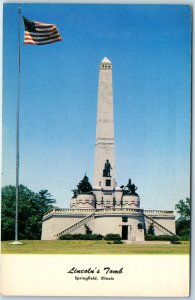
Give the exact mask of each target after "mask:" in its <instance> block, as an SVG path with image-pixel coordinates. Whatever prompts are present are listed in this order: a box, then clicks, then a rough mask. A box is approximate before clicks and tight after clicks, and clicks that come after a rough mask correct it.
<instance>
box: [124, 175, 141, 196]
mask: <svg viewBox="0 0 195 300" xmlns="http://www.w3.org/2000/svg"><path fill="white" fill-rule="evenodd" d="M126 187H127V188H128V193H129V194H130V195H136V196H138V194H137V193H136V192H135V191H136V190H137V187H136V186H135V184H134V183H133V184H131V179H129V181H128V183H127V185H126Z"/></svg>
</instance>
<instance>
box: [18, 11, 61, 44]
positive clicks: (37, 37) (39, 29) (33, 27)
mask: <svg viewBox="0 0 195 300" xmlns="http://www.w3.org/2000/svg"><path fill="white" fill-rule="evenodd" d="M23 21H24V29H25V33H24V44H32V45H45V44H51V43H55V42H59V41H61V40H62V38H61V36H60V34H59V32H58V31H57V27H56V26H55V25H54V24H45V23H41V22H36V21H31V20H28V19H26V18H25V17H23Z"/></svg>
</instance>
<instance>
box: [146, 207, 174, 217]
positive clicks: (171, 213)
mask: <svg viewBox="0 0 195 300" xmlns="http://www.w3.org/2000/svg"><path fill="white" fill-rule="evenodd" d="M143 212H144V214H146V215H149V216H150V215H152V216H155V215H161V216H162V215H163V216H165V215H166V216H174V211H172V210H153V209H144V210H143Z"/></svg>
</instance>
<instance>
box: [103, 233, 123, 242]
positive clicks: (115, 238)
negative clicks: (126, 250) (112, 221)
mask: <svg viewBox="0 0 195 300" xmlns="http://www.w3.org/2000/svg"><path fill="white" fill-rule="evenodd" d="M104 239H105V240H106V241H120V240H121V236H120V235H119V234H114V233H108V234H106V235H105V237H104Z"/></svg>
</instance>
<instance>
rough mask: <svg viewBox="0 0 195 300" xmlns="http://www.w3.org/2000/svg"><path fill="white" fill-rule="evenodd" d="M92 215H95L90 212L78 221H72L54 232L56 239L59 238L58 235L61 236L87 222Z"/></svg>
mask: <svg viewBox="0 0 195 300" xmlns="http://www.w3.org/2000/svg"><path fill="white" fill-rule="evenodd" d="M94 215H95V212H93V213H92V214H90V215H88V216H86V217H85V218H83V219H81V220H80V221H78V222H76V223H74V224H73V225H71V226H70V227H68V228H66V229H64V230H63V231H61V232H59V233H58V234H55V238H56V240H57V239H59V237H60V236H62V235H64V234H68V233H71V232H72V231H74V230H75V229H77V228H79V227H80V226H82V225H84V224H87V223H88V222H89V221H91V220H92V219H93V218H94Z"/></svg>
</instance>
